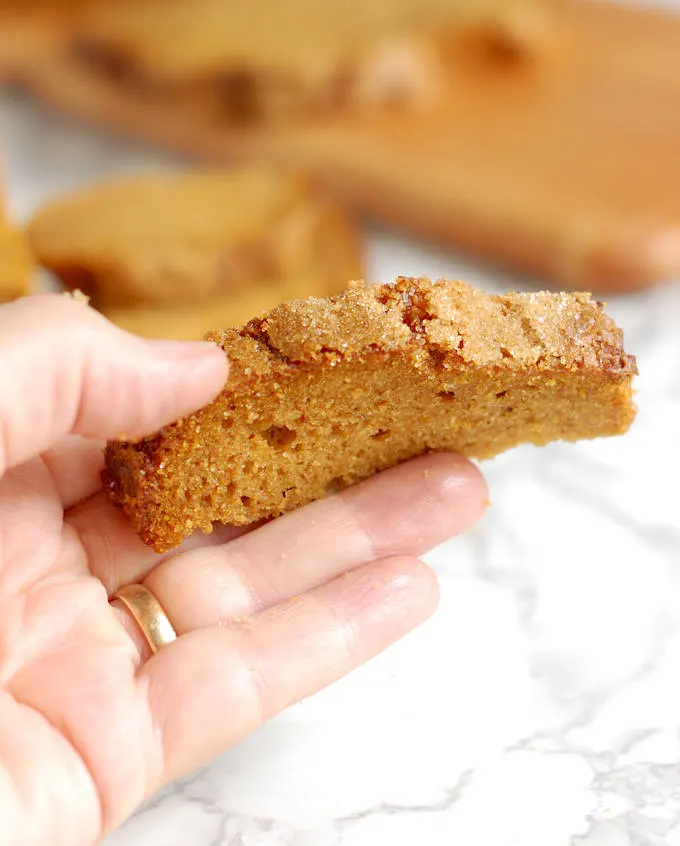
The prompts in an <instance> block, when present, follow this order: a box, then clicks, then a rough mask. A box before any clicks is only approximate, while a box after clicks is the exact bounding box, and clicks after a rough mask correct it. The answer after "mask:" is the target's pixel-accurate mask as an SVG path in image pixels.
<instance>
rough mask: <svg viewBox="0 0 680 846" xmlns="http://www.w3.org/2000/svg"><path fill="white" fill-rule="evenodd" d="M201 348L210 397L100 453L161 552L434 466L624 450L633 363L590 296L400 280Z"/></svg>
mask: <svg viewBox="0 0 680 846" xmlns="http://www.w3.org/2000/svg"><path fill="white" fill-rule="evenodd" d="M212 337H213V339H214V340H215V341H216V342H217V343H219V344H220V345H221V346H222V347H223V349H224V350H225V353H226V354H227V355H228V356H229V359H230V363H231V371H230V376H229V380H228V382H227V384H226V385H225V388H224V390H223V392H222V394H221V396H220V397H218V398H217V399H216V400H215V401H214V402H213V403H211V404H210V405H208V406H206V407H205V408H204V409H203V410H202V411H199V412H197V413H196V414H194V415H192V416H190V417H188V418H186V419H184V420H182V421H179V422H178V423H176V424H174V425H171V426H168V427H166V428H165V429H163V430H162V431H161V432H159V433H158V434H156V435H154V436H152V437H150V438H147V439H144V440H143V441H141V442H140V443H123V442H120V443H112V444H110V445H109V446H108V448H107V453H106V461H107V464H106V466H107V471H106V484H107V487H108V489H109V491H110V493H111V495H112V497H113V500H114V502H116V503H117V504H118V505H120V506H122V507H123V509H124V510H125V512H126V513H127V515H128V516H129V517H130V518H131V520H132V522H133V524H134V526H135V528H136V530H137V531H138V532H139V534H140V535H141V537H142V539H143V540H144V541H145V542H146V543H148V544H151V545H152V546H153V547H154V548H155V549H156V550H157V551H159V552H161V551H164V550H167V549H170V548H172V547H174V546H176V545H178V544H179V543H180V542H181V541H182V539H183V538H184V537H186V536H187V535H189V534H191V532H192V531H193V530H194V529H201V530H202V531H205V532H209V531H211V527H212V523H213V522H215V521H219V522H223V523H233V524H243V523H251V522H253V521H256V520H259V519H261V518H265V517H271V516H276V515H278V514H281V513H283V512H285V511H289V510H291V509H293V508H296V507H298V506H300V505H303V504H305V503H307V502H310V501H311V500H314V499H318V498H320V497H322V496H324V495H325V494H326V493H329V492H332V491H335V490H337V489H339V488H342V487H345V486H347V485H350V484H353V483H354V482H357V481H358V480H360V479H363V478H366V477H367V476H370V475H371V474H373V473H375V472H377V471H378V470H381V469H384V468H387V467H390V466H392V465H394V464H396V463H398V462H400V461H404V460H406V459H408V458H412V457H414V456H416V455H420V454H422V453H425V452H428V451H430V450H451V451H455V452H460V453H462V454H464V455H468V456H472V457H477V458H489V457H491V456H493V455H495V454H497V453H499V452H502V451H503V450H506V449H509V448H510V447H513V446H515V445H517V444H520V443H533V444H545V443H548V442H549V441H552V440H556V439H563V440H572V441H573V440H577V439H579V438H593V437H598V436H602V435H616V434H621V433H623V432H625V431H626V430H627V429H628V427H629V426H630V424H631V423H632V421H633V418H634V416H635V410H634V408H633V405H632V400H631V394H632V390H631V383H632V378H633V375H634V373H635V372H636V368H635V360H634V359H633V358H631V357H630V356H627V355H626V354H625V352H624V350H623V342H622V335H621V332H620V331H619V330H618V329H617V328H616V326H615V325H614V323H613V321H611V320H610V319H609V318H608V317H607V316H606V315H604V314H603V312H602V308H601V306H600V304H598V303H597V302H595V301H593V300H592V299H591V298H590V297H589V296H588V295H585V294H571V295H570V294H509V295H506V296H503V297H498V296H490V295H489V294H486V293H483V292H481V291H475V290H473V289H472V288H470V287H469V286H467V285H464V284H463V283H460V282H443V281H442V282H439V283H435V284H433V283H431V282H429V281H428V280H425V279H419V280H416V279H402V280H400V281H399V282H398V284H397V285H396V286H389V285H383V286H369V287H367V288H355V289H352V290H349V291H347V292H345V293H343V294H340V295H338V296H336V297H332V298H330V299H326V300H318V299H314V300H302V301H294V302H290V303H285V304H283V305H281V306H279V307H278V308H276V309H275V310H274V311H272V312H271V313H270V314H268V315H266V316H264V317H263V318H262V319H258V320H253V321H251V322H250V323H249V324H248V325H247V326H245V327H244V328H243V329H239V330H228V331H223V332H218V333H215V334H214V335H213V336H212Z"/></svg>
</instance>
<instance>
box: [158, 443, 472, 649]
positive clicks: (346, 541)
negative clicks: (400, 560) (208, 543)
mask: <svg viewBox="0 0 680 846" xmlns="http://www.w3.org/2000/svg"><path fill="white" fill-rule="evenodd" d="M486 496H487V491H486V486H485V484H484V481H483V479H482V477H481V474H480V473H479V471H478V470H477V469H476V468H475V467H474V466H473V465H472V464H470V463H469V462H468V461H466V460H465V459H463V458H462V457H460V456H456V455H451V454H448V455H430V456H426V457H423V458H420V459H416V460H415V461H411V462H408V463H406V464H402V465H401V466H399V467H395V468H393V469H391V470H388V471H385V472H384V473H381V474H379V475H378V476H376V477H374V478H373V479H370V480H368V481H366V482H363V483H361V484H359V485H356V486H355V487H353V488H349V489H348V490H346V491H343V492H342V493H339V494H336V495H334V496H331V497H329V498H327V499H325V500H321V501H319V502H315V503H313V504H311V505H309V506H307V507H305V508H302V509H300V510H298V511H295V512H293V513H291V514H288V515H286V516H284V517H281V518H279V519H278V520H274V521H272V522H271V523H268V524H267V525H265V526H263V527H261V528H259V529H257V530H255V531H253V532H250V533H249V534H247V535H243V536H242V537H240V538H238V539H237V540H234V541H232V542H231V543H228V544H226V545H224V546H221V547H211V548H207V549H205V548H204V549H198V550H194V551H192V552H187V553H183V554H180V555H176V556H174V557H172V558H169V559H167V560H165V561H163V562H162V563H160V564H159V565H158V566H157V567H156V568H155V569H154V570H153V571H152V572H151V573H150V574H149V575H148V576H147V578H146V579H145V581H144V584H145V585H146V586H147V587H148V588H149V590H151V591H152V593H153V594H154V595H155V596H156V597H157V599H158V601H159V602H160V603H161V605H162V606H163V608H164V609H165V610H166V612H167V613H168V616H169V617H170V619H171V620H172V623H173V625H174V627H175V629H176V630H177V632H178V633H183V632H188V631H192V630H195V629H198V628H204V627H207V626H214V625H217V624H219V623H220V622H222V621H226V620H230V619H234V618H235V617H243V616H249V615H251V614H255V613H257V612H258V611H261V610H262V609H264V608H267V607H270V606H272V605H275V604H277V603H279V602H282V601H284V600H286V599H289V598H291V597H293V596H297V595H298V594H301V593H304V592H306V591H308V590H311V589H312V588H314V587H316V586H318V585H320V584H323V583H325V582H327V581H329V580H330V579H333V578H335V577H336V576H338V575H340V574H342V573H343V572H345V571H348V570H351V569H353V568H355V567H357V566H359V565H361V564H366V563H368V562H371V561H374V560H377V559H381V558H387V557H390V556H399V555H415V556H418V555H421V554H422V553H424V552H426V551H427V550H428V549H431V548H432V547H434V546H436V545H437V544H438V543H441V542H443V541H444V540H446V539H447V538H449V537H451V536H452V535H455V534H459V533H460V532H463V531H465V530H466V529H468V528H470V527H471V526H472V525H473V524H474V523H475V522H476V521H477V520H478V519H479V517H480V516H481V514H482V512H483V510H484V503H485V501H486Z"/></svg>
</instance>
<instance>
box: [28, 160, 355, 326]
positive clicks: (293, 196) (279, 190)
mask: <svg viewBox="0 0 680 846" xmlns="http://www.w3.org/2000/svg"><path fill="white" fill-rule="evenodd" d="M30 237H31V243H32V246H33V249H34V251H35V253H36V255H37V257H38V259H39V261H40V262H41V263H42V264H43V265H44V266H45V267H47V268H48V269H49V270H51V271H52V272H53V273H54V274H55V275H56V276H57V277H58V278H59V279H60V281H61V282H62V283H63V284H64V285H65V286H66V288H68V289H73V288H79V289H81V290H82V291H84V292H85V293H87V294H88V295H89V296H90V297H91V299H92V303H93V305H94V306H95V307H96V308H98V309H100V310H101V311H104V313H108V312H109V311H112V310H115V309H121V308H128V307H132V306H134V307H157V308H164V307H168V308H172V307H176V306H178V305H179V304H184V305H186V306H187V309H188V310H189V311H190V307H193V306H196V305H199V306H200V304H202V303H204V304H206V305H209V304H210V302H211V301H212V300H213V299H215V298H219V297H220V296H224V295H226V294H229V295H231V296H233V295H234V294H238V292H239V291H241V290H244V289H246V290H247V289H249V288H250V287H252V286H256V285H261V286H269V288H270V289H273V288H275V283H277V282H278V281H279V280H282V279H290V278H294V277H297V276H301V275H305V276H310V275H318V277H319V278H320V279H321V280H322V282H327V283H328V284H327V286H326V287H321V288H318V287H315V288H311V289H310V290H309V291H308V292H306V293H309V294H311V293H320V294H322V295H323V294H327V293H329V292H331V291H338V290H340V282H341V280H346V279H347V278H349V277H351V276H352V275H354V274H356V273H360V270H361V264H360V261H359V258H358V254H359V251H358V248H357V243H358V235H357V233H356V230H355V229H354V228H353V227H352V225H351V223H350V221H349V219H348V218H347V216H346V215H344V214H343V213H341V211H340V210H339V209H338V208H337V206H336V205H334V204H332V203H330V202H329V201H328V200H327V199H326V198H325V196H324V195H323V194H321V193H320V192H319V191H318V190H316V189H315V188H314V187H313V186H312V185H311V184H310V183H309V181H308V180H307V179H306V178H305V177H303V176H301V175H298V174H291V173H285V172H280V171H276V170H273V169H267V168H243V169H235V170H228V171H227V170H211V169H205V170H203V169H199V170H190V171H184V172H180V173H155V174H146V175H134V176H130V177H124V178H119V179H112V180H108V181H106V182H104V183H100V184H97V185H94V186H91V187H88V188H85V189H81V190H80V191H78V192H76V193H74V194H72V195H70V196H66V197H63V198H59V199H56V200H55V201H53V202H51V203H50V204H49V205H47V206H45V207H43V208H42V209H41V210H40V211H39V212H38V213H37V215H36V216H35V218H34V219H33V221H32V223H31V226H30ZM336 263H337V265H338V266H337V268H334V265H335V264H336ZM331 279H334V285H335V286H334V287H331V284H330V280H331ZM279 301H280V299H276V298H274V299H273V301H272V298H271V297H270V299H269V300H268V307H271V306H272V305H273V304H275V303H277V302H279ZM210 325H211V324H208V326H209V327H210ZM212 325H213V326H214V325H216V324H214V323H213V324H212ZM203 331H206V330H205V329H204V330H203Z"/></svg>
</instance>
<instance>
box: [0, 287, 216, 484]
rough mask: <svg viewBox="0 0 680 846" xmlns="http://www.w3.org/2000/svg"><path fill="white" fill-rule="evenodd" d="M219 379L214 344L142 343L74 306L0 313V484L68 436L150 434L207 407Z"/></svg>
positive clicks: (31, 300) (68, 301)
mask: <svg viewBox="0 0 680 846" xmlns="http://www.w3.org/2000/svg"><path fill="white" fill-rule="evenodd" d="M227 372H228V364H227V360H226V356H225V355H224V353H223V352H222V351H221V350H220V349H219V348H217V347H215V345H213V344H207V343H203V342H180V341H146V340H143V339H142V338H137V337H136V336H134V335H129V334H128V333H127V332H123V331H122V330H121V329H118V328H117V327H116V326H114V325H113V324H111V323H109V322H108V321H107V320H106V319H105V318H104V317H102V316H101V315H100V314H98V313H97V312H95V311H94V310H93V309H91V308H90V307H89V306H88V305H86V303H85V302H80V301H78V300H75V299H73V298H72V297H67V296H64V295H57V294H50V295H44V296H35V297H28V298H26V299H22V300H17V301H16V302H14V303H12V304H11V305H7V306H3V307H0V476H2V475H3V473H4V472H5V471H6V470H8V469H9V468H10V467H13V466H15V465H17V464H20V463H22V462H24V461H26V460H28V459H29V458H31V457H32V456H34V455H36V454H38V453H40V452H42V451H43V450H46V449H48V448H49V447H50V446H52V445H53V444H54V443H55V441H57V440H58V439H60V438H62V437H63V436H65V435H67V434H70V433H73V434H79V435H83V436H85V437H89V438H97V439H106V438H118V437H121V436H125V437H139V436H141V435H146V434H149V433H150V432H152V431H154V430H155V429H158V428H159V427H160V426H163V425H166V424H167V423H170V422H171V421H172V420H174V419H176V418H177V417H181V416H182V415H184V414H188V413H190V412H192V411H195V410H196V409H197V408H199V407H200V406H202V405H205V404H206V403H207V402H210V400H212V399H213V398H214V397H215V396H216V395H217V394H218V392H219V391H220V390H221V388H222V387H223V385H224V382H225V380H226V377H227Z"/></svg>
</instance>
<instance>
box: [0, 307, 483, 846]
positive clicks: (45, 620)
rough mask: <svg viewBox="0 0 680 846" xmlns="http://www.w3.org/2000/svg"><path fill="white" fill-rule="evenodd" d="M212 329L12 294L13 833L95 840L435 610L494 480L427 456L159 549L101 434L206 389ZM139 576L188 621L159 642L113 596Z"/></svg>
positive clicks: (7, 323)
mask: <svg viewBox="0 0 680 846" xmlns="http://www.w3.org/2000/svg"><path fill="white" fill-rule="evenodd" d="M226 376H227V364H226V361H225V359H224V356H223V354H222V353H221V351H219V350H217V349H216V348H215V347H213V346H211V345H207V344H201V343H196V344H175V343H166V342H161V343H158V342H149V341H144V340H142V339H140V338H136V337H133V336H131V335H127V334H126V333H124V332H122V331H121V330H119V329H117V328H115V327H114V326H112V325H111V324H109V323H108V322H107V321H106V320H105V319H104V318H102V317H101V316H100V315H98V314H96V313H95V312H94V311H92V310H91V309H90V308H89V307H87V306H86V305H85V304H83V303H79V302H76V301H74V300H72V299H70V298H67V297H63V296H44V297H34V298H30V299H27V300H22V301H19V302H16V303H14V304H12V305H9V306H4V307H2V308H0V385H1V386H2V390H1V391H0V815H1V817H2V822H1V824H0V831H1V832H2V842H3V843H7V844H8V846H57V844H59V846H61V844H63V846H90V844H92V843H94V842H95V841H96V840H98V839H99V838H100V837H101V836H102V835H104V834H106V833H107V832H109V831H110V830H111V829H112V828H114V827H115V826H117V825H118V824H119V823H121V822H122V821H123V820H124V819H125V818H126V817H127V816H128V815H129V814H131V813H132V811H133V810H134V809H135V807H136V806H137V805H139V803H140V802H141V801H142V800H144V799H145V798H146V797H147V796H149V794H150V793H152V792H153V791H155V790H157V789H158V788H160V787H161V786H162V785H163V784H165V783H166V782H168V781H169V780H170V779H173V778H175V777H177V776H179V775H181V774H184V773H186V772H188V771H191V770H193V769H195V768H196V767H198V766H200V765H201V764H203V763H205V762H206V761H207V760H208V759H209V758H210V757H211V756H215V755H216V754H218V753H219V752H221V751H222V750H224V749H226V748H227V747H228V746H229V745H230V744H233V743H234V742H235V741H237V740H239V739H240V738H241V737H243V735H244V734H246V733H247V732H250V731H252V730H253V729H255V728H256V727H257V726H259V725H260V724H261V723H262V722H263V721H264V720H267V719H268V718H269V717H271V716H272V715H274V714H276V713H277V712H279V711H280V710H281V709H283V708H285V707H286V706H288V705H290V704H291V703H293V702H295V701H297V700H299V699H301V698H303V697H305V696H308V695H309V694H311V693H312V692H314V691H316V690H318V689H319V688H321V687H323V686H324V685H327V684H329V683H330V682H332V681H333V680H335V679H337V678H339V677H340V676H342V675H343V674H345V673H347V672H348V671H349V670H351V669H352V668H353V667H356V666H357V665H358V664H360V663H362V662H363V661H366V660H367V659H368V658H370V657H371V656H373V655H375V654H376V653H377V652H379V651H380V650H382V649H383V648H385V647H386V646H387V645H388V644H390V643H392V642H393V641H394V640H396V639H397V638H398V637H400V636H402V635H403V634H404V633H406V632H407V631H408V630H409V629H411V628H412V627H414V626H415V625H417V624H418V623H420V622H421V621H422V620H423V619H425V618H426V617H427V616H428V615H429V614H430V613H431V612H432V611H433V609H434V608H435V605H436V603H437V584H436V580H435V577H434V575H433V574H432V572H431V571H430V570H429V569H428V568H427V567H426V566H425V565H424V564H422V563H421V562H419V561H418V559H417V558H416V557H415V556H417V555H419V554H421V553H423V552H424V551H425V550H427V549H429V548H431V547H432V546H434V545H435V544H437V543H439V542H441V541H443V540H445V539H446V538H447V537H449V536H451V535H453V534H455V533H457V532H461V531H463V530H465V529H467V528H469V527H470V526H471V525H472V524H473V523H474V522H475V521H476V520H477V519H478V518H479V516H480V515H481V513H482V511H483V508H484V506H483V503H484V501H485V499H486V490H485V487H484V483H483V481H482V479H481V477H480V475H479V473H478V472H477V471H476V470H475V469H474V468H473V467H472V465H470V464H469V463H468V462H466V461H464V460H463V459H461V458H459V457H456V456H451V455H449V456H444V455H439V456H434V455H433V456H429V457H427V458H423V459H419V460H417V461H413V462H410V463H408V464H405V465H403V466H401V467H398V468H395V469H394V470H391V471H388V472H386V473H383V474H381V475H379V476H377V477H375V478H374V479H371V480H370V481H368V482H365V483H363V484H361V485H358V486H356V487H355V488H353V489H351V490H348V491H345V492H344V493H341V494H338V495H336V496H333V497H330V498H328V499H327V500H324V501H322V502H317V503H314V504H313V505H310V506H308V507H306V508H303V509H300V510H299V511H297V512H294V513H292V514H289V515H287V516H285V517H282V518H280V519H278V520H275V521H272V522H271V523H269V524H267V525H265V526H263V527H261V528H258V529H255V530H252V531H250V532H240V533H238V532H236V531H235V530H233V529H232V530H230V529H228V528H225V529H220V530H218V531H216V532H215V533H214V534H213V535H211V536H200V537H197V536H194V537H193V538H191V539H189V541H187V543H186V544H185V547H184V549H183V551H182V552H181V554H174V555H166V556H159V555H156V554H155V553H153V552H152V551H151V550H150V549H148V548H147V547H145V546H144V545H143V544H142V543H141V542H140V541H139V539H138V538H137V536H136V535H135V534H134V532H133V531H132V529H131V528H130V526H129V524H128V523H127V521H126V519H125V518H124V516H123V515H122V514H121V513H120V512H119V511H118V510H116V509H115V508H113V507H112V506H111V505H110V503H109V502H108V500H107V497H106V495H105V494H104V492H103V491H102V489H101V483H100V478H99V472H100V470H101V467H102V453H101V449H102V440H104V439H106V438H114V437H117V436H119V435H120V434H121V433H125V434H126V435H127V436H135V435H142V434H148V433H149V432H151V431H153V430H155V429H157V428H158V427H160V426H161V425H164V424H166V423H169V422H170V421H171V420H173V419H174V418H176V417H179V416H181V415H183V414H186V413H189V412H190V411H192V410H195V409H196V408H197V407H199V406H201V405H203V404H205V403H207V402H209V401H210V400H211V399H212V398H213V397H214V396H215V395H216V394H217V393H218V391H219V390H220V389H221V387H222V385H223V384H224V380H225V378H226ZM141 582H143V583H144V584H145V585H146V586H147V587H148V588H149V589H150V590H151V591H152V592H153V594H154V595H155V596H156V597H157V598H158V600H159V602H160V603H161V605H162V606H163V608H164V609H165V611H166V612H167V614H168V617H169V619H170V620H171V622H172V624H173V626H174V628H175V629H176V630H177V633H178V638H177V640H176V641H175V642H173V643H171V644H170V645H168V646H166V647H164V648H162V649H161V650H160V651H159V652H158V653H157V654H156V655H154V656H151V654H150V650H149V647H148V645H147V643H146V641H145V640H144V638H143V637H142V634H141V631H140V630H139V629H138V628H137V626H136V624H135V623H134V622H133V619H132V617H131V616H130V615H129V613H128V612H127V611H126V610H125V608H124V607H123V606H122V605H119V604H118V603H117V602H114V603H112V602H110V597H111V596H112V595H113V593H115V591H116V590H118V589H119V588H120V587H121V586H123V585H125V584H128V583H141Z"/></svg>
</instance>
